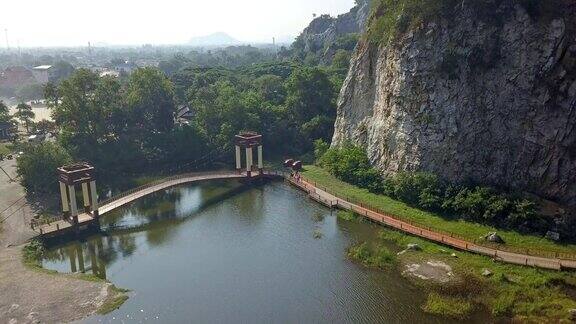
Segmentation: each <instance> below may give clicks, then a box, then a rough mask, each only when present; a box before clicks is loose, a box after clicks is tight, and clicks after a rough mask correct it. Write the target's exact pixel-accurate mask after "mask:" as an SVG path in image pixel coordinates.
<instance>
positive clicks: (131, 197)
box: [35, 170, 284, 238]
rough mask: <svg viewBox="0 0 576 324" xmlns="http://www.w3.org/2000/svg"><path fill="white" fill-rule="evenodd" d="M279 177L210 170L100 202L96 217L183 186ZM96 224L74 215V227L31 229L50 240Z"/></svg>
mask: <svg viewBox="0 0 576 324" xmlns="http://www.w3.org/2000/svg"><path fill="white" fill-rule="evenodd" d="M283 177H284V173H283V172H279V171H268V170H262V171H260V172H259V173H258V174H257V175H254V174H251V175H248V174H247V172H245V171H244V172H239V171H210V172H196V173H187V174H181V175H177V176H172V177H168V178H164V179H161V180H157V181H153V182H150V183H147V184H145V185H143V186H140V187H137V188H134V189H132V190H129V191H126V192H123V193H121V194H119V195H116V196H114V197H111V198H108V199H106V200H104V201H101V202H99V203H98V205H99V207H98V214H99V215H100V216H101V215H104V214H106V213H109V212H111V211H113V210H115V209H117V208H120V207H122V206H124V205H126V204H129V203H131V202H133V201H136V200H138V199H140V198H142V197H145V196H147V195H150V194H153V193H155V192H158V191H162V190H165V189H168V188H171V187H175V186H179V185H183V184H189V183H195V182H202V181H210V180H226V179H237V180H246V181H256V180H258V179H274V178H283ZM97 224H98V218H97V217H95V216H94V214H93V213H81V214H79V215H78V224H77V225H74V224H73V223H72V222H70V220H68V219H62V220H57V221H54V222H51V223H48V224H43V225H39V226H37V227H36V228H35V230H37V231H38V233H39V234H40V235H41V236H42V237H44V238H50V237H55V236H60V235H63V234H66V233H69V232H71V231H74V230H77V231H81V230H85V229H86V228H88V227H92V226H96V225H97Z"/></svg>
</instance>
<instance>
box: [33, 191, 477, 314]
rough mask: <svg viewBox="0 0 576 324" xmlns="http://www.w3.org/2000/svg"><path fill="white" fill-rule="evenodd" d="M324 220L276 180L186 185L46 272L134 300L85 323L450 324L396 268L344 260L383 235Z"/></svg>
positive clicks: (62, 253) (122, 219) (69, 247)
mask: <svg viewBox="0 0 576 324" xmlns="http://www.w3.org/2000/svg"><path fill="white" fill-rule="evenodd" d="M331 214H332V213H331V211H330V210H329V209H327V208H324V207H323V206H320V205H318V204H316V203H314V202H312V201H310V200H309V199H307V198H306V195H305V194H304V193H302V192H300V191H297V190H294V189H293V188H290V187H289V186H287V185H285V184H282V183H275V184H270V185H266V186H262V187H245V186H242V185H241V184H239V183H237V182H234V181H228V182H218V183H213V182H210V183H205V184H202V185H192V186H185V187H180V188H174V189H171V190H168V191H166V192H163V193H158V194H155V195H151V196H148V197H146V198H144V199H141V200H140V201H138V202H136V203H134V204H132V205H130V206H127V207H125V208H121V209H120V210H118V211H117V212H115V213H111V214H109V215H106V216H105V217H104V218H103V219H102V225H103V228H104V231H103V233H102V234H99V235H94V236H92V237H89V238H87V239H86V240H84V241H82V242H69V243H66V244H63V245H61V246H54V247H52V248H50V249H49V251H48V252H47V253H46V256H45V259H44V261H43V265H44V266H45V267H46V268H49V269H54V270H58V271H60V272H84V273H89V274H94V275H95V276H98V277H100V278H106V279H108V280H110V281H111V282H113V283H114V284H115V285H117V286H119V287H122V288H127V289H130V290H131V291H133V292H134V293H133V294H132V295H131V296H130V299H129V300H128V301H127V303H126V304H124V305H123V306H122V307H121V308H120V309H118V310H116V311H114V312H112V313H111V314H108V315H105V316H98V317H94V318H89V319H86V320H85V321H86V322H92V323H97V322H118V320H119V319H120V318H122V319H130V321H136V322H138V321H143V322H144V321H149V320H150V319H155V321H157V322H161V323H189V322H195V323H214V322H216V323H238V322H241V323H254V322H256V323H260V322H290V323H292V322H294V323H299V322H314V323H320V322H322V323H334V322H337V323H342V322H348V323H357V322H362V323H367V322H369V323H405V322H414V323H419V324H420V323H450V322H451V321H448V320H445V319H440V318H435V317H432V316H429V315H427V314H425V313H424V312H423V311H422V309H421V305H422V304H423V303H424V301H425V294H424V293H423V292H422V291H420V289H419V288H418V287H415V286H412V285H410V284H409V283H408V282H407V281H406V280H404V279H403V278H402V277H401V275H400V274H399V272H398V271H395V270H394V269H390V271H371V270H368V269H365V268H363V267H361V266H358V265H357V264H354V263H353V262H350V261H349V260H347V259H346V257H345V250H346V248H347V247H348V246H349V245H350V244H353V243H355V242H358V241H365V240H370V239H371V238H374V237H376V234H377V231H378V230H379V228H378V227H376V226H374V225H371V224H366V223H359V222H345V221H341V220H339V219H338V218H337V217H336V216H335V215H331ZM316 231H318V232H320V233H321V234H322V237H321V239H318V238H315V232H316ZM223 305H224V307H223ZM469 322H470V323H475V322H477V323H483V322H485V318H477V319H473V320H470V321H469Z"/></svg>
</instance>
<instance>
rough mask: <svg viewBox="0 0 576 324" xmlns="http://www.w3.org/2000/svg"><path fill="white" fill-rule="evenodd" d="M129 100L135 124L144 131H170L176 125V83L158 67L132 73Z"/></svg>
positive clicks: (130, 115) (130, 113) (129, 82)
mask: <svg viewBox="0 0 576 324" xmlns="http://www.w3.org/2000/svg"><path fill="white" fill-rule="evenodd" d="M126 103H127V107H128V109H129V121H130V123H131V125H132V127H135V128H138V129H139V130H140V131H142V132H144V133H154V132H167V131H170V130H171V129H172V127H173V126H174V112H175V111H176V105H175V100H174V85H173V84H172V82H170V80H168V79H167V78H166V76H165V75H164V74H163V73H162V72H161V71H160V70H158V69H154V68H143V69H138V70H136V71H135V72H134V73H132V75H131V76H130V80H129V81H128V88H127V97H126Z"/></svg>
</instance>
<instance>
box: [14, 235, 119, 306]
mask: <svg viewBox="0 0 576 324" xmlns="http://www.w3.org/2000/svg"><path fill="white" fill-rule="evenodd" d="M43 253H44V246H43V245H42V243H41V242H40V241H38V240H32V241H30V242H29V243H28V244H26V245H25V246H24V248H23V249H22V262H23V263H24V265H25V266H26V267H27V268H29V269H31V270H34V271H39V272H42V273H46V274H51V275H63V274H60V273H59V272H57V271H54V270H48V269H45V268H43V267H42V263H41V259H42V254H43ZM70 276H72V277H73V278H75V279H78V280H83V281H90V282H102V283H109V281H107V280H105V279H102V278H99V277H96V276H94V275H91V274H85V273H79V274H73V275H70ZM127 292H128V290H127V289H123V288H118V287H116V286H115V285H113V284H112V285H110V286H109V287H108V294H109V295H108V298H107V299H106V301H104V303H103V304H102V305H101V306H100V308H98V309H97V310H96V312H97V313H98V314H101V315H104V314H108V313H110V312H112V311H114V310H116V309H118V308H120V306H122V304H124V302H125V301H126V300H128V295H127V294H126V293H127Z"/></svg>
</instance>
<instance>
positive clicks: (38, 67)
mask: <svg viewBox="0 0 576 324" xmlns="http://www.w3.org/2000/svg"><path fill="white" fill-rule="evenodd" d="M51 68H52V65H39V66H36V67H34V70H49V69H51Z"/></svg>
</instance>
